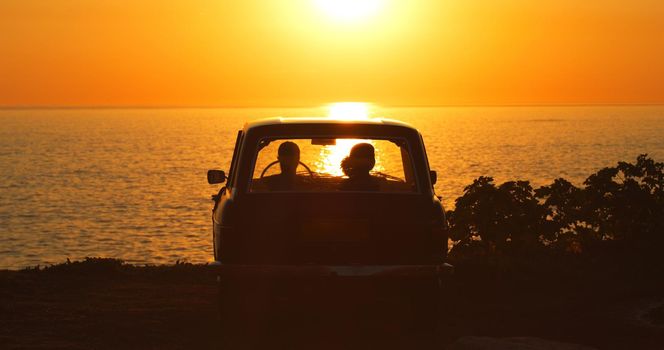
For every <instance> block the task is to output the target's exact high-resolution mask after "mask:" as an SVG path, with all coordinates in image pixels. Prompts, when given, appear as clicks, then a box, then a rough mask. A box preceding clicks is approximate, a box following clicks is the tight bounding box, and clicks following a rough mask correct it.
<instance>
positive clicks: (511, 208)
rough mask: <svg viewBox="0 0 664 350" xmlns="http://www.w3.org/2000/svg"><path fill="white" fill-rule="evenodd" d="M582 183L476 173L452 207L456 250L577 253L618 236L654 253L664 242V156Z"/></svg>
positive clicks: (632, 247) (628, 245)
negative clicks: (540, 182) (499, 180)
mask: <svg viewBox="0 0 664 350" xmlns="http://www.w3.org/2000/svg"><path fill="white" fill-rule="evenodd" d="M583 185H584V187H582V188H579V187H576V186H574V185H573V184H572V183H570V182H569V181H567V180H565V179H562V178H560V179H556V180H555V181H554V182H553V183H552V184H550V185H548V186H543V187H540V188H538V189H533V188H532V186H531V185H530V183H529V182H528V181H508V182H505V183H503V184H501V185H498V186H496V185H495V184H494V182H493V178H492V177H485V176H482V177H479V178H478V179H476V180H475V181H473V183H472V184H471V185H469V186H467V187H466V188H465V189H464V194H463V195H462V196H461V197H459V198H458V199H457V200H456V208H455V209H454V210H452V211H448V219H449V222H450V238H451V239H452V240H453V241H454V243H455V244H454V248H453V250H452V255H454V253H455V251H456V252H460V251H464V252H465V254H468V252H469V251H470V250H473V251H474V253H473V254H485V255H486V254H488V255H491V254H499V255H505V254H507V255H523V254H532V253H533V252H540V251H541V250H542V249H547V250H553V251H558V252H565V253H575V254H578V253H581V252H589V251H593V250H597V249H601V248H602V247H606V246H609V245H611V244H614V245H615V244H616V243H619V244H620V245H621V246H622V247H623V248H624V250H625V251H626V252H628V253H632V254H641V255H644V254H645V255H646V256H654V254H656V253H657V252H658V251H659V250H660V249H661V248H664V163H659V162H655V161H654V160H653V159H651V158H648V156H647V155H646V154H642V155H639V156H638V157H637V159H636V162H635V163H633V164H632V163H627V162H619V163H618V165H617V166H616V167H608V168H604V169H601V170H599V171H598V172H596V173H594V174H592V175H590V176H589V177H588V178H587V179H586V180H585V181H584V183H583ZM478 251H479V252H478Z"/></svg>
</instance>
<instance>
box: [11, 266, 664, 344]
mask: <svg viewBox="0 0 664 350" xmlns="http://www.w3.org/2000/svg"><path fill="white" fill-rule="evenodd" d="M566 269H567V268H561V269H560V270H558V271H556V272H555V273H552V272H551V271H539V272H537V273H535V272H533V271H537V269H536V268H532V269H531V270H530V272H523V271H519V272H518V273H515V272H509V271H502V270H501V271H498V270H496V269H486V268H484V267H481V266H472V265H464V264H460V265H458V266H457V273H456V276H455V278H454V280H453V281H452V282H450V283H449V284H448V286H447V293H448V294H447V296H446V300H447V304H446V307H445V310H446V312H445V315H444V317H443V318H442V319H441V321H440V323H439V324H438V326H437V330H436V334H435V335H423V334H420V333H418V332H412V331H409V332H406V331H402V330H400V329H399V327H398V326H397V327H396V328H395V327H394V326H391V325H390V324H389V322H386V324H387V325H386V326H385V327H384V328H383V329H378V330H377V331H376V330H374V331H370V332H365V331H364V330H362V329H363V328H362V327H350V330H348V329H346V328H344V329H346V330H344V331H341V330H339V329H341V327H340V328H339V329H337V327H335V324H339V325H341V324H345V323H348V322H353V321H356V320H355V318H356V316H357V315H352V316H350V315H349V317H348V318H347V319H343V318H341V319H337V320H334V322H326V323H324V324H325V325H324V327H323V328H322V329H321V328H320V327H318V326H320V325H317V324H316V320H307V321H305V322H293V323H292V324H291V323H290V322H289V321H288V316H285V317H281V321H280V323H279V324H278V325H275V326H274V329H273V332H272V335H273V336H274V337H273V338H270V340H269V342H268V343H263V345H262V346H260V347H266V348H284V349H291V348H294V349H297V348H302V349H308V348H319V349H321V348H322V349H325V348H330V349H337V348H422V349H444V348H445V347H447V346H448V345H449V344H451V343H453V342H454V341H455V340H457V339H458V338H460V337H463V336H486V337H500V338H502V337H523V336H529V337H538V338H543V339H549V340H556V341H562V342H568V343H574V344H581V345H586V346H591V347H595V348H598V349H663V348H664V281H663V279H662V278H661V276H664V275H661V274H660V275H659V276H658V277H657V276H655V275H653V274H654V273H657V271H630V270H620V269H603V268H597V267H593V268H589V269H587V270H573V271H572V270H566ZM216 275H217V273H216V271H215V268H214V267H212V266H204V265H189V264H177V265H173V266H161V267H134V266H128V265H123V264H121V263H120V262H119V261H116V260H108V259H104V260H97V259H91V260H89V261H87V262H76V263H70V264H62V265H56V266H54V267H50V268H47V269H41V270H39V269H30V270H22V271H0V348H3V349H14V348H21V349H23V348H31V349H53V348H67V349H130V348H136V349H152V348H158V349H193V348H197V349H218V348H222V346H221V345H220V343H219V335H220V327H221V326H220V319H219V316H218V312H217V311H218V308H217V305H218V303H217V282H216ZM653 276H654V277H653ZM321 317H324V315H321ZM328 321H329V320H328ZM321 324H323V323H321ZM347 328H348V327H347ZM353 329H355V330H356V331H355V332H354V331H353ZM275 334H276V336H275ZM266 344H268V345H266Z"/></svg>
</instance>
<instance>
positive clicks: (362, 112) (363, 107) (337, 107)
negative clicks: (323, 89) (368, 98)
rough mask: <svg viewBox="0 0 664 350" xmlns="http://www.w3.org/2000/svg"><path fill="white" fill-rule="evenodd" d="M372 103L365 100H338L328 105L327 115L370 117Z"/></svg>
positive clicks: (334, 116) (338, 117)
mask: <svg viewBox="0 0 664 350" xmlns="http://www.w3.org/2000/svg"><path fill="white" fill-rule="evenodd" d="M369 107H370V105H369V103H365V102H337V103H332V104H330V105H329V106H328V113H327V116H328V117H330V118H334V119H343V120H356V119H368V118H369V114H370V108H369Z"/></svg>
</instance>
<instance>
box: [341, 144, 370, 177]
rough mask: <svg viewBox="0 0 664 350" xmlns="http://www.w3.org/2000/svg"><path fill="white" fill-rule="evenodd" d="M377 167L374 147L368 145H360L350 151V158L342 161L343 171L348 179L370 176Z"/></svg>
mask: <svg viewBox="0 0 664 350" xmlns="http://www.w3.org/2000/svg"><path fill="white" fill-rule="evenodd" d="M374 165H376V158H375V154H374V147H373V146H372V145H371V144H368V143H358V144H357V145H355V146H353V148H351V150H350V154H349V155H348V157H346V158H344V159H343V160H342V161H341V170H343V172H344V174H346V175H347V176H348V177H354V176H357V175H363V174H364V175H368V174H369V171H371V169H373V167H374Z"/></svg>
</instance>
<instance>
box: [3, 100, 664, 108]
mask: <svg viewBox="0 0 664 350" xmlns="http://www.w3.org/2000/svg"><path fill="white" fill-rule="evenodd" d="M339 102H357V103H368V104H370V105H375V106H377V107H379V108H470V107H475V108H483V107H491V108H499V107H505V108H509V107H650V106H652V107H655V106H664V102H654V103H532V104H530V103H514V104H440V105H435V104H423V105H411V104H404V105H382V104H380V103H375V102H369V101H335V102H326V103H322V104H318V105H279V106H266V105H260V106H250V105H190V106H187V105H11V106H0V110H20V109H274V108H288V109H305V108H321V107H324V106H327V105H330V104H333V103H339Z"/></svg>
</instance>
